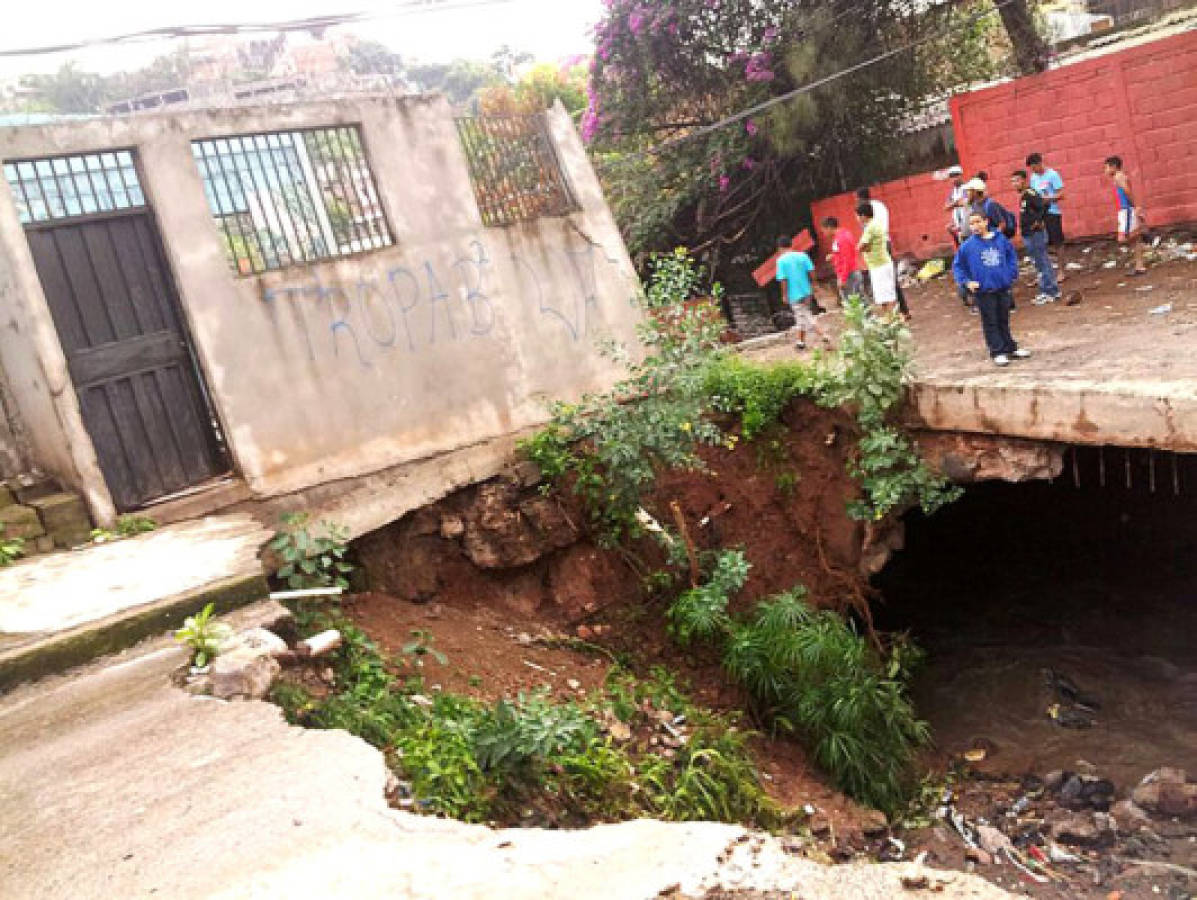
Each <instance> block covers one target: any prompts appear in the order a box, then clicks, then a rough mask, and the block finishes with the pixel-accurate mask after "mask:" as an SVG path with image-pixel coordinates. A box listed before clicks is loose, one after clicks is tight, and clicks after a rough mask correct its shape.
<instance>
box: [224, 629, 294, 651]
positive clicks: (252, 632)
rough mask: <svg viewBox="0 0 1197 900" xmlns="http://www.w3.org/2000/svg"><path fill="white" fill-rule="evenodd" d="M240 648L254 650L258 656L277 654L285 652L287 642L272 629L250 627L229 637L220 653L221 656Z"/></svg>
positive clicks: (240, 649)
mask: <svg viewBox="0 0 1197 900" xmlns="http://www.w3.org/2000/svg"><path fill="white" fill-rule="evenodd" d="M242 650H247V651H254V652H256V653H257V654H258V655H259V656H277V655H278V654H280V653H286V652H287V642H286V641H284V640H283V639H282V638H281V637H279V636H278V635H277V634H275V633H274V632H273V631H269V630H267V629H265V628H250V629H248V630H247V631H242V632H240V633H239V634H235V635H233V636H232V637H231V638H229V639H228V641H226V642H225V644H224V646H223V647H221V649H220V653H221V655H222V656H223V655H224V654H226V653H238V652H241V651H242Z"/></svg>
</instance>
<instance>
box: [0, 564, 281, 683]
mask: <svg viewBox="0 0 1197 900" xmlns="http://www.w3.org/2000/svg"><path fill="white" fill-rule="evenodd" d="M269 591H270V588H269V586H268V585H267V583H266V577H265V576H264V575H256V574H255V575H241V576H235V577H232V578H224V579H221V580H219V581H215V582H212V583H211V584H208V585H205V586H204V587H201V588H197V589H196V590H194V591H188V592H187V593H185V594H181V595H178V596H175V597H168V598H166V599H164V600H160V601H158V602H156V603H152V604H149V605H148V606H143V607H139V608H137V609H134V610H129V611H127V612H124V613H121V614H119V615H116V616H110V617H108V618H105V619H100V620H98V621H96V622H89V623H87V624H85V625H80V626H78V627H77V628H72V629H70V630H69V631H64V632H61V633H59V634H51V635H45V636H42V637H38V638H35V639H34V640H33V641H32V642H29V643H26V644H25V645H23V646H20V647H14V648H11V649H9V650H3V651H0V693H2V692H4V691H8V690H10V689H12V688H13V687H15V686H16V685H18V684H21V683H23V682H26V681H35V680H37V679H39V678H44V677H45V676H47V675H53V674H55V673H57V672H62V671H65V670H66V669H70V668H72V667H74V666H78V665H82V664H83V663H86V662H89V661H91V660H93V659H95V658H96V657H99V656H104V655H107V654H110V653H117V652H119V651H121V650H124V649H125V648H127V647H131V646H133V645H134V644H136V643H137V642H138V641H141V640H144V639H145V638H147V637H152V636H155V635H159V634H162V633H164V632H167V631H173V630H174V629H176V628H178V627H179V626H181V625H182V624H183V620H184V619H185V618H187V616H190V615H194V614H195V613H197V612H199V611H200V610H201V609H203V608H204V607H205V606H206V605H207V604H209V603H211V604H213V605H214V606H215V607H216V611H217V612H218V613H225V612H229V611H230V610H233V609H237V608H238V607H241V606H245V605H247V604H249V603H253V602H254V601H256V600H261V599H263V598H264V597H266V595H267V594H268V593H269Z"/></svg>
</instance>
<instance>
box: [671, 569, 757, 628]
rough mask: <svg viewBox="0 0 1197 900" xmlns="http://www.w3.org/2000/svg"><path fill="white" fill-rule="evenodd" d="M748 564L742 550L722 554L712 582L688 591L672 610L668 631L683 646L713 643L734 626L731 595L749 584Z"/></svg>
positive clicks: (676, 601)
mask: <svg viewBox="0 0 1197 900" xmlns="http://www.w3.org/2000/svg"><path fill="white" fill-rule="evenodd" d="M748 569H749V565H748V560H747V559H745V558H744V553H743V551H741V550H723V551H720V552H719V554H718V555H717V557H716V562H715V568H714V571H713V572H712V573H711V575H710V578H709V579H708V580H707V581H706V582H705V583H704V584H701V585H699V586H698V587H696V588H691V589H690V590H688V591H685V592H684V593H683V594H682V595H681V596H680V597H678V598H677V600H675V601H674V602H673V605H672V606H671V607H670V608H669V613H668V616H669V630H670V631H671V632H672V633H673V636H674V637H675V638H677V640H678V641H679V642H680V643H682V644H689V643H691V642H693V641H694V640H710V639H712V638H714V637H716V636H719V635H721V634H723V633H724V632H726V630H727V628H728V626H729V625H730V624H731V623H730V619H728V616H727V605H728V602H729V600H730V598H731V595H732V594H734V593H736V592H737V591H739V590H740V588H742V587H744V583H745V582H746V581H747V580H748Z"/></svg>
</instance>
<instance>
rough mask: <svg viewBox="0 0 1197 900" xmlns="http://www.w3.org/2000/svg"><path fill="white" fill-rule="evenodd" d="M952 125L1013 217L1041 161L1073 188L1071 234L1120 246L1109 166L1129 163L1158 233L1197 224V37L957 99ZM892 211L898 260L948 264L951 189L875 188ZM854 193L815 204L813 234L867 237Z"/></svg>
mask: <svg viewBox="0 0 1197 900" xmlns="http://www.w3.org/2000/svg"><path fill="white" fill-rule="evenodd" d="M951 107H952V123H953V127H954V130H955V133H956V144H957V147H958V148H959V152H960V162H961V165H962V166H964V171H965V172H966V173H967V174H969V175H971V174H972V173H974V172H977V171H980V170H985V171H986V172H988V173H989V184H990V188H991V191H992V193H993V196H994V197H996V198H997V200H998V201H999V202H1000V203H1002V204H1003V205H1005V206H1006V207H1007V208H1011V209H1013V208H1014V207H1015V206H1016V202H1015V196H1014V190H1013V188H1011V187H1010V177H1009V176H1010V173H1011V172H1012V171H1013V170H1014V169H1021V168H1024V162H1025V160H1026V156H1027V154H1028V153H1031V152H1033V151H1038V152H1040V153H1042V154H1043V157H1044V160H1045V162H1046V163H1047V164H1048V165H1049V166H1051V167H1053V168H1055V169H1056V170H1057V171H1058V172H1059V173H1060V175H1061V177H1062V178H1063V179H1064V186H1065V200H1064V203H1063V204H1062V206H1061V208H1062V210H1063V213H1064V231H1065V233H1066V234H1067V235H1068V236H1069V237H1071V238H1075V237H1095V236H1099V235H1112V234H1113V233H1114V227H1115V214H1114V199H1113V188H1112V187H1111V186H1110V182H1109V180H1108V179H1107V178H1105V177H1104V175H1103V173H1102V161H1103V160H1104V159H1105V158H1106V157H1107V156H1110V155H1112V154H1117V155H1119V156H1121V157H1122V158H1123V161H1124V163H1125V164H1126V169H1127V173H1128V174H1129V175H1130V177H1131V181H1132V184H1133V185H1134V188H1135V194H1136V200H1138V202H1139V203H1140V204H1141V205H1142V206H1143V208H1144V209H1145V211H1146V213H1147V218H1148V222H1149V224H1150V225H1153V226H1164V225H1172V224H1178V223H1185V222H1193V221H1197V152H1195V149H1197V31H1188V32H1184V33H1183V34H1178V35H1174V36H1172V37H1168V38H1163V39H1161V40H1156V41H1151V42H1149V43H1145V44H1140V45H1138V46H1133V47H1128V48H1126V49H1124V50H1117V51H1114V52H1111V53H1107V54H1105V55H1104V56H1098V57H1095V58H1093V59H1089V60H1085V61H1083V62H1078V63H1073V64H1071V65H1067V66H1063V67H1062V68H1059V69H1053V70H1052V71H1049V72H1045V73H1043V74H1042V75H1032V76H1028V77H1025V78H1019V79H1016V80H1014V81H1011V82H1007V83H1005V84H1000V85H996V86H994V87H991V88H984V89H982V90H978V91H972V92H971V93H968V94H960V95H958V96H956V97H954V98H953V99H952V104H951ZM872 192H873V196H875V197H878V198H880V199H881V200H882V201H883V202H885V203H886V204H887V205H888V206H889V208H890V215H891V217H892V219H893V223H892V226H891V227H892V231H893V234H892V239H893V243H894V247H895V249H896V250H897V252H898V253H899V254H906V253H912V254H914V255H915V256H918V257H920V258H925V257H929V256H934V255H937V254H943V253H947V252H949V251H950V250H951V240H950V238H949V237H948V235H947V231H946V228H947V223H948V215H947V213H946V212H945V211H944V210H943V204H944V203H945V202H946V200H947V196H948V193H949V186H948V182H947V181H945V180H937V179H936V177H935V175H934V174H930V173H929V174H924V175H915V176H912V177H910V178H902V179H899V180H897V181H890V182H886V183H885V184H882V185H878V186H876V187H873V189H872ZM854 199H855V198H854V197H853V195H852V194H839V195H837V196H834V197H827V198H825V199H823V200H819V201H817V202H815V203H814V204H812V205H811V215H812V216H813V218H814V222H815V224H816V226H817V225H818V222H819V220H820V219H821V218H822V217H823V216H825V215H834V216H838V217H839V219H840V221H841V222H847V223H848V226H849V227H850V228H852V229H853V231H854V232H856V233H859V230H860V229H859V227H858V226H857V224H856V217H855V216H854V215H852V208H853V205H854Z"/></svg>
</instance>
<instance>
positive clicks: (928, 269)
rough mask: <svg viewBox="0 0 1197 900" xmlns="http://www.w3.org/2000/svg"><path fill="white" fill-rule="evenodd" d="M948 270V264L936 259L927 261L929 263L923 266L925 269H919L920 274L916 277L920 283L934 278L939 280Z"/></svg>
mask: <svg viewBox="0 0 1197 900" xmlns="http://www.w3.org/2000/svg"><path fill="white" fill-rule="evenodd" d="M946 270H947V263H945V262H944V261H943V260H942V259H940V258H938V257H936V258H935V259H929V260H927V262H926V263H924V264H923V267H922V268H921V269H919V273H918V275H917V276H916V277H917V278H918V280H919V281H930V280H931V279H932V278H938V277H939V276H940V275H942V274H943V273H944V272H945V271H946Z"/></svg>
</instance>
